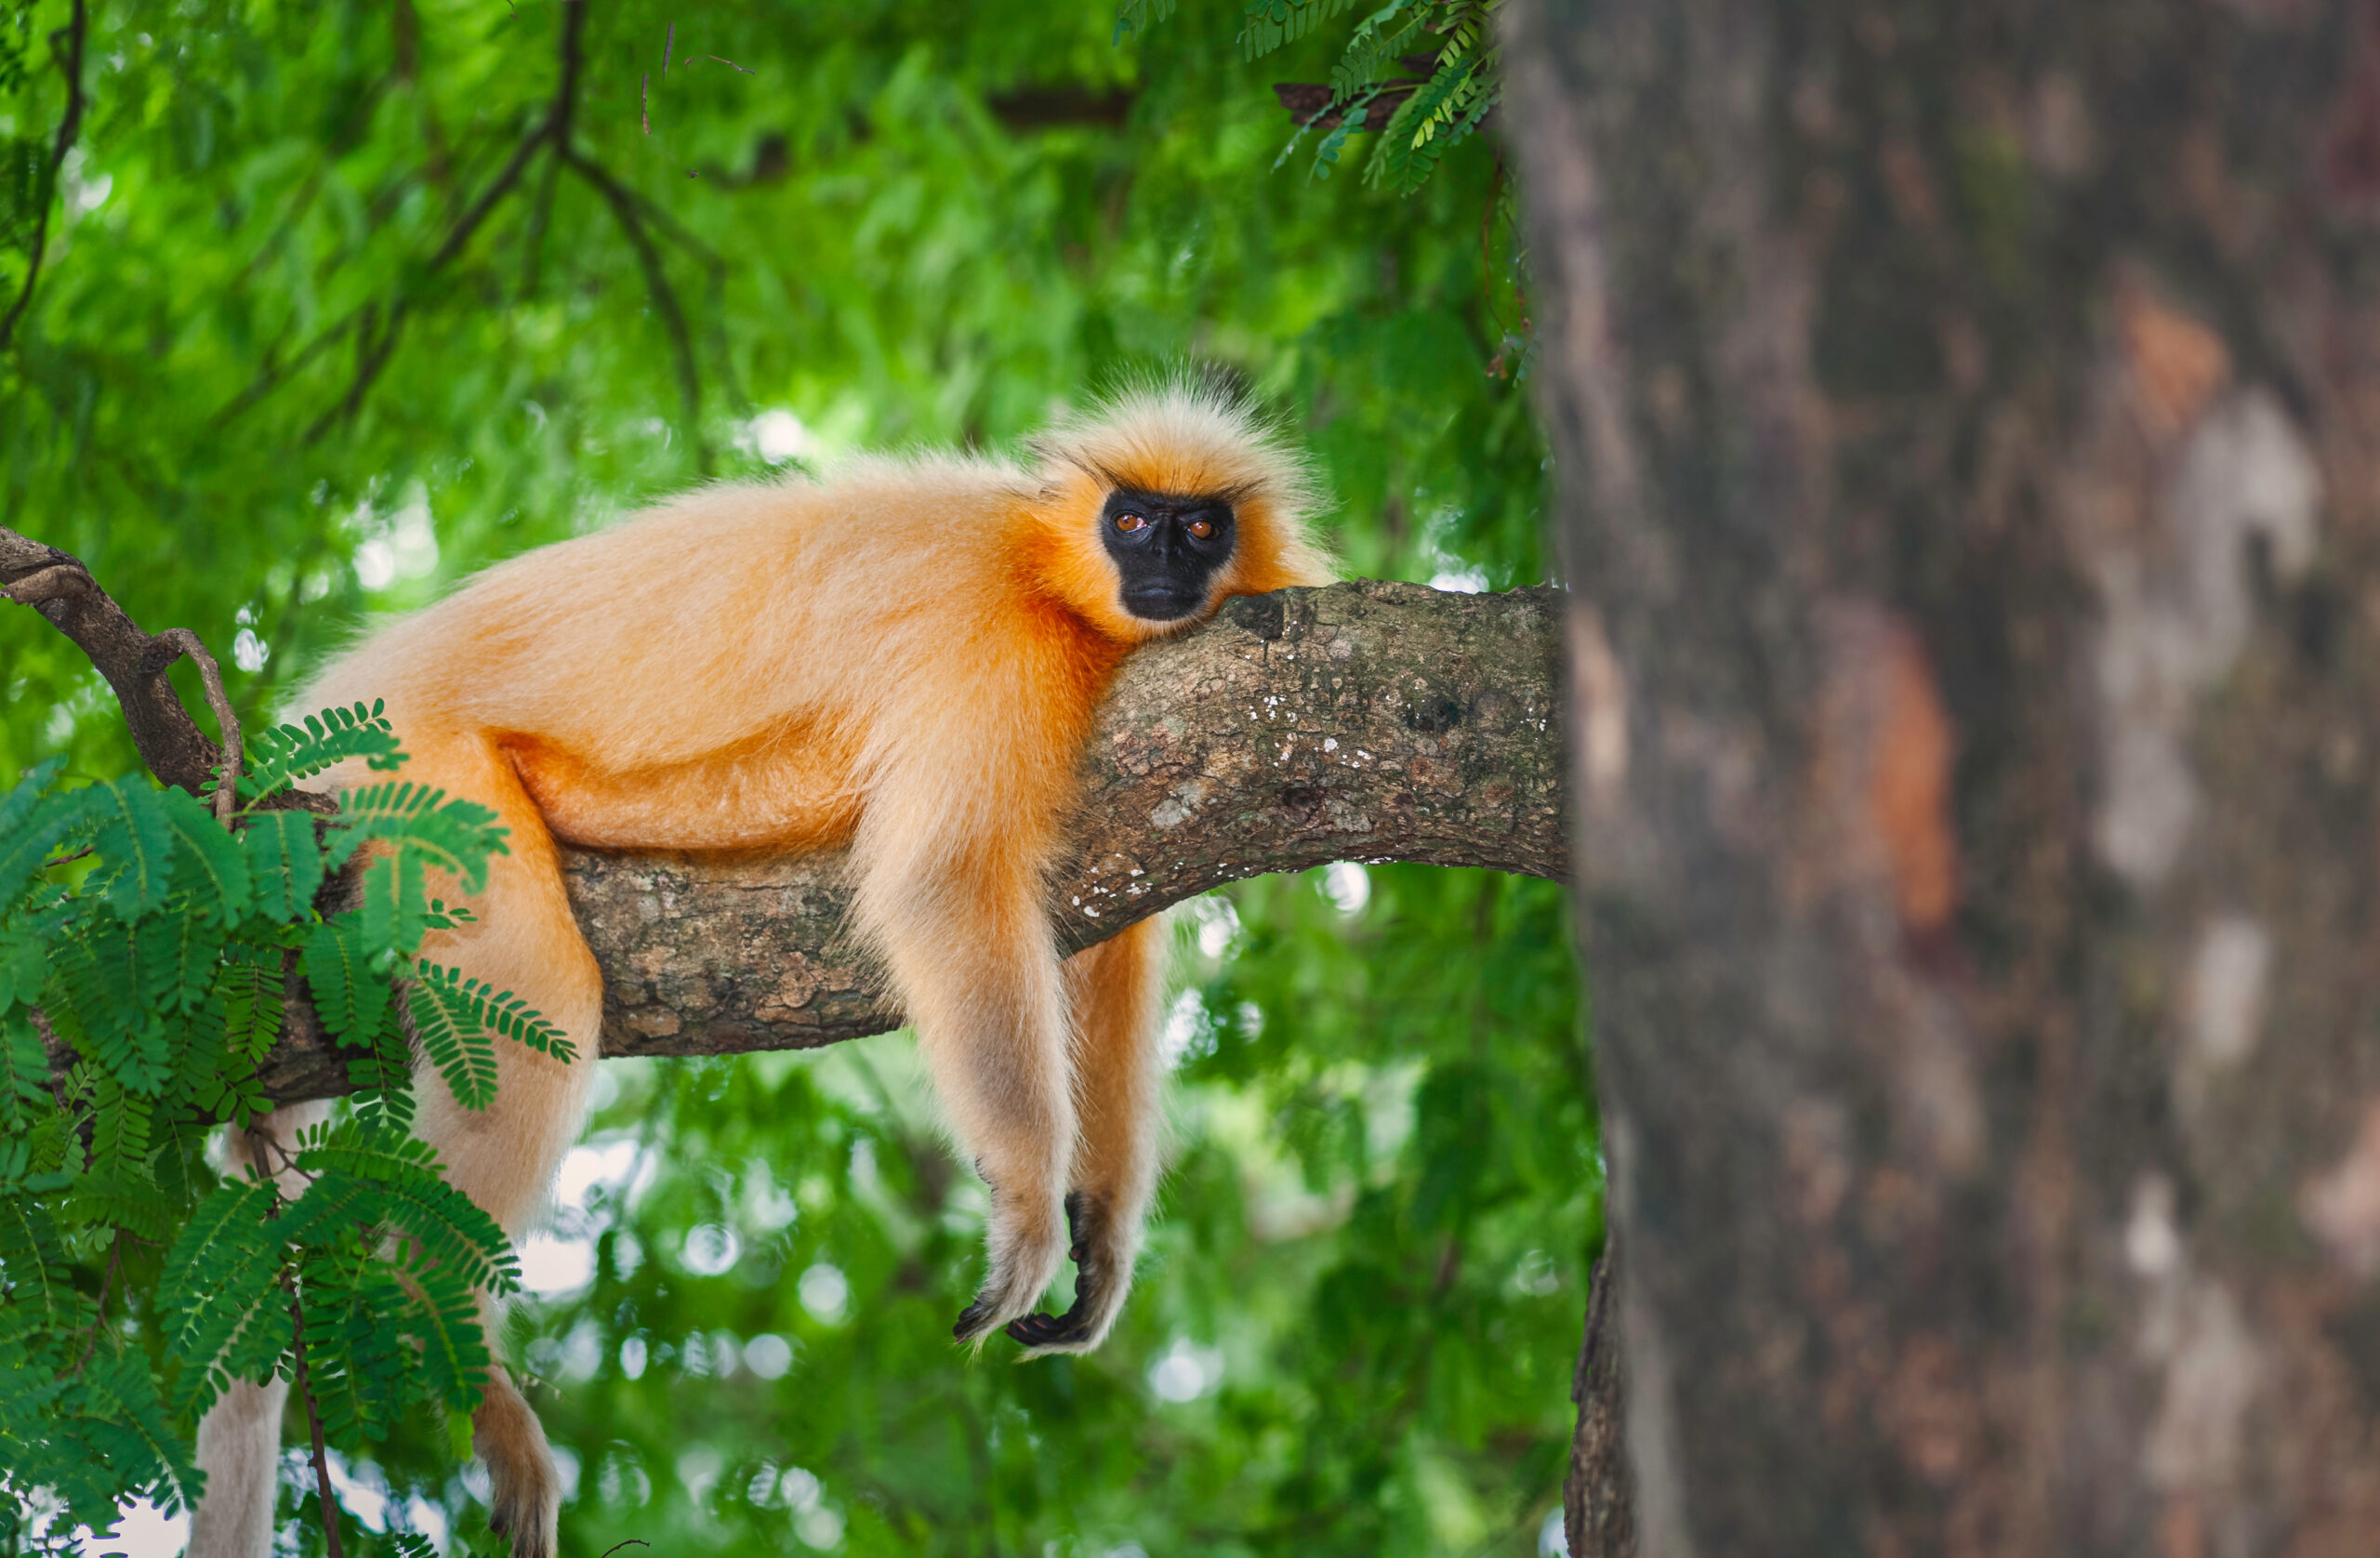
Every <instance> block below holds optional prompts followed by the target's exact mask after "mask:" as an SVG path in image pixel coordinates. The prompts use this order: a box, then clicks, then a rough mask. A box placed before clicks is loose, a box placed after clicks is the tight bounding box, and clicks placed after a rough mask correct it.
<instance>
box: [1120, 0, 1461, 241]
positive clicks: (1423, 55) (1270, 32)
mask: <svg viewBox="0 0 2380 1558" xmlns="http://www.w3.org/2000/svg"><path fill="white" fill-rule="evenodd" d="M1354 4H1355V0H1247V7H1248V17H1247V20H1246V21H1245V22H1243V23H1242V24H1241V26H1240V33H1239V36H1240V43H1241V46H1243V47H1244V48H1245V49H1246V50H1247V53H1248V58H1249V59H1262V58H1263V57H1264V56H1265V55H1268V54H1270V53H1272V52H1273V51H1274V50H1276V49H1277V48H1279V47H1281V46H1283V45H1284V44H1289V43H1294V42H1296V41H1297V40H1298V39H1300V38H1302V37H1304V36H1306V35H1307V34H1308V33H1312V32H1313V31H1314V30H1315V29H1316V27H1318V26H1319V25H1320V24H1321V23H1323V22H1325V21H1329V20H1332V19H1334V18H1336V17H1338V16H1340V15H1341V14H1342V13H1343V12H1345V11H1346V10H1348V9H1349V8H1350V7H1352V6H1353V5H1354ZM1502 5H1503V0H1388V3H1387V4H1386V5H1384V6H1382V7H1380V9H1378V10H1376V11H1374V12H1372V13H1371V14H1370V15H1369V16H1367V17H1365V18H1364V19H1363V20H1362V21H1360V22H1358V23H1356V25H1355V33H1354V34H1353V35H1352V36H1350V37H1349V38H1348V40H1347V46H1346V48H1345V50H1344V52H1342V54H1341V55H1340V57H1339V62H1338V63H1337V64H1336V65H1333V66H1332V67H1331V69H1330V98H1329V103H1328V104H1327V105H1326V106H1325V107H1323V108H1322V109H1321V110H1320V112H1316V114H1315V115H1314V116H1313V117H1312V118H1310V119H1308V120H1307V121H1306V124H1305V125H1303V126H1302V127H1301V128H1300V129H1299V131H1298V134H1297V135H1296V136H1295V137H1293V138H1291V139H1290V141H1289V145H1287V146H1285V147H1283V148H1282V149H1281V160H1282V161H1283V162H1286V161H1288V160H1289V153H1290V152H1293V151H1295V150H1296V149H1297V146H1298V143H1299V142H1300V141H1302V140H1303V139H1305V131H1306V129H1308V128H1312V127H1314V126H1316V125H1321V126H1323V127H1324V128H1325V131H1326V133H1325V134H1324V136H1323V138H1322V140H1321V143H1320V144H1319V145H1317V146H1316V148H1315V152H1314V176H1315V177H1316V178H1329V177H1330V170H1331V169H1332V168H1333V167H1335V166H1337V165H1338V163H1339V156H1340V153H1341V152H1342V150H1344V148H1345V146H1346V143H1347V138H1348V137H1349V136H1351V135H1354V134H1355V133H1356V132H1357V131H1359V130H1361V129H1362V128H1364V127H1365V126H1366V125H1369V124H1370V123H1371V120H1372V117H1373V115H1374V114H1375V113H1377V112H1379V111H1380V110H1382V109H1391V112H1389V115H1388V122H1387V124H1386V125H1382V126H1381V127H1380V129H1379V132H1378V133H1379V136H1380V139H1378V140H1376V141H1374V142H1373V143H1372V152H1371V157H1370V159H1369V161H1367V162H1366V163H1365V164H1364V182H1366V183H1367V184H1371V185H1374V186H1377V187H1382V188H1385V189H1389V190H1393V191H1395V192H1396V193H1398V194H1410V193H1412V192H1413V191H1415V190H1418V189H1420V188H1421V186H1422V185H1423V184H1425V183H1427V182H1428V181H1429V178H1430V175H1431V174H1433V173H1435V171H1437V165H1438V159H1439V158H1441V157H1443V156H1445V155H1446V154H1447V152H1450V151H1452V150H1453V149H1454V148H1455V147H1457V146H1459V145H1461V143H1462V142H1463V140H1465V139H1467V138H1469V137H1470V136H1471V135H1472V134H1473V132H1474V131H1476V130H1477V129H1478V128H1479V126H1480V125H1481V124H1482V123H1483V122H1484V121H1485V120H1486V119H1487V117H1488V113H1489V112H1491V111H1492V110H1494V108H1495V106H1496V105H1497V104H1498V103H1499V102H1501V101H1502V100H1503V95H1504V89H1503V80H1502V76H1501V73H1500V72H1499V67H1498V64H1497V59H1496V46H1495V38H1494V33H1493V26H1494V23H1493V21H1492V20H1491V19H1492V18H1493V16H1494V14H1495V13H1496V11H1497V10H1498V9H1499V8H1501V6H1502ZM1127 8H1128V9H1130V7H1127ZM1408 51H1414V52H1408ZM1393 70H1402V71H1405V72H1406V73H1407V74H1406V75H1405V76H1404V77H1402V78H1400V77H1396V76H1392V75H1391V74H1390V72H1391V71H1393ZM1392 105H1393V107H1392Z"/></svg>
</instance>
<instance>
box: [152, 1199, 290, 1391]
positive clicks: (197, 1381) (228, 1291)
mask: <svg viewBox="0 0 2380 1558" xmlns="http://www.w3.org/2000/svg"><path fill="white" fill-rule="evenodd" d="M280 1204H281V1196H280V1194H279V1193H278V1192H277V1191H275V1190H274V1189H273V1187H272V1186H271V1184H270V1183H269V1182H264V1181H261V1180H251V1179H234V1180H227V1181H225V1182H223V1183H222V1184H221V1185H220V1186H218V1188H217V1189H216V1191H215V1193H214V1194H213V1195H209V1196H207V1197H206V1199H205V1200H203V1201H201V1202H200V1203H199V1204H198V1206H197V1208H196V1209H195V1210H193V1211H192V1213H191V1215H190V1220H189V1221H187V1222H185V1223H183V1224H182V1230H181V1233H180V1235H179V1236H178V1237H177V1238H176V1239H175V1240H174V1244H173V1248H172V1249H171V1250H170V1251H169V1252H168V1253H167V1255H166V1257H165V1275H164V1277H163V1279H162V1280H161V1281H160V1282H159V1284H158V1288H157V1304H158V1315H159V1321H160V1324H161V1326H162V1327H163V1329H164V1332H165V1349H166V1355H167V1356H168V1358H169V1359H171V1360H172V1361H174V1362H175V1363H177V1364H179V1366H180V1368H181V1374H180V1378H179V1384H178V1385H177V1387H176V1390H175V1399H174V1409H175V1410H176V1411H177V1412H199V1411H204V1410H205V1408H206V1406H207V1404H208V1403H210V1402H211V1401H213V1400H214V1398H215V1396H216V1395H217V1394H218V1393H220V1392H221V1390H222V1388H223V1386H224V1384H225V1383H226V1382H227V1380H226V1375H225V1371H224V1368H223V1364H224V1354H225V1353H227V1352H228V1351H229V1350H230V1349H231V1345H232V1343H233V1342H234V1341H235V1340H237V1339H238V1338H239V1336H240V1333H241V1332H242V1330H243V1329H244V1328H245V1327H248V1326H249V1325H251V1324H253V1323H254V1321H255V1319H256V1316H257V1315H258V1313H259V1311H268V1310H272V1309H279V1308H281V1307H283V1306H284V1301H283V1298H282V1293H281V1288H280V1287H279V1280H280V1272H281V1253H282V1247H283V1243H284V1235H283V1230H282V1228H281V1226H280V1225H279V1220H278V1219H277V1218H276V1217H275V1215H274V1213H275V1212H276V1210H277V1209H278V1208H279V1207H280Z"/></svg>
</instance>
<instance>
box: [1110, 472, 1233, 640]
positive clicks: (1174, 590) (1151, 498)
mask: <svg viewBox="0 0 2380 1558" xmlns="http://www.w3.org/2000/svg"><path fill="white" fill-rule="evenodd" d="M1099 538H1100V539H1101V540H1102V541H1104V542H1105V543H1106V545H1107V555H1108V556H1109V557H1112V558H1114V559H1115V560H1116V567H1117V571H1118V572H1119V573H1121V574H1123V575H1124V609H1125V610H1126V611H1128V612H1130V613H1131V614H1133V615H1134V616H1137V617H1141V618H1143V619H1144V620H1146V621H1149V622H1179V621H1181V620H1182V619H1183V617H1185V616H1190V615H1192V614H1195V613H1197V611H1198V610H1199V608H1201V607H1203V606H1204V605H1206V603H1207V588H1208V586H1209V585H1210V584H1211V583H1213V581H1214V576H1215V570H1216V569H1218V568H1221V567H1222V566H1223V564H1224V563H1226V562H1229V561H1231V554H1232V548H1233V547H1234V546H1235V545H1236V541H1237V537H1236V535H1235V532H1234V526H1233V523H1232V513H1231V505H1230V503H1228V502H1227V501H1225V500H1224V499H1223V498H1220V497H1175V496H1173V495H1170V494H1166V493H1136V492H1131V491H1127V490H1124V489H1121V488H1119V489H1117V491H1116V492H1114V493H1111V494H1109V495H1108V498H1107V507H1106V508H1104V510H1102V511H1101V513H1100V517H1099Z"/></svg>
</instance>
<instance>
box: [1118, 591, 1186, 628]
mask: <svg viewBox="0 0 2380 1558" xmlns="http://www.w3.org/2000/svg"><path fill="white" fill-rule="evenodd" d="M1206 603H1207V592H1206V591H1205V590H1202V589H1177V588H1173V587H1171V586H1170V585H1143V586H1142V587H1141V588H1138V589H1128V590H1126V591H1125V592H1124V609H1125V610H1127V611H1129V612H1131V614H1133V615H1134V616H1137V617H1140V618H1142V619H1143V620H1144V621H1147V622H1179V621H1181V620H1182V619H1183V617H1185V616H1189V615H1191V614H1193V613H1195V612H1197V609H1198V608H1199V607H1201V606H1203V605H1205V604H1206Z"/></svg>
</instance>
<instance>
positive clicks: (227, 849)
mask: <svg viewBox="0 0 2380 1558" xmlns="http://www.w3.org/2000/svg"><path fill="white" fill-rule="evenodd" d="M154 793H155V796H156V801H157V809H158V811H159V812H160V813H161V814H162V815H163V816H164V818H165V827H166V829H167V830H168V831H169V832H170V833H172V835H173V838H174V846H175V860H174V881H175V883H176V884H177V885H178V886H179V887H180V888H181V889H182V890H183V891H185V892H187V893H189V894H190V899H191V904H192V907H194V908H196V909H197V910H198V912H199V913H200V914H203V915H205V917H206V918H209V919H211V920H213V921H215V922H216V923H217V924H218V925H232V924H236V923H238V921H239V920H240V918H242V917H243V916H245V914H246V913H247V912H248V859H247V854H246V852H245V851H243V850H242V849H241V848H240V841H239V839H238V838H234V837H232V835H231V833H230V832H228V831H226V830H225V828H224V827H223V825H222V824H220V823H218V822H217V821H216V820H215V813H214V812H210V811H208V810H207V809H206V807H205V805H203V804H202V803H201V802H200V801H199V800H198V799H197V798H196V797H194V796H192V795H190V794H188V793H186V792H184V791H181V790H161V791H157V792H154Z"/></svg>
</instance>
